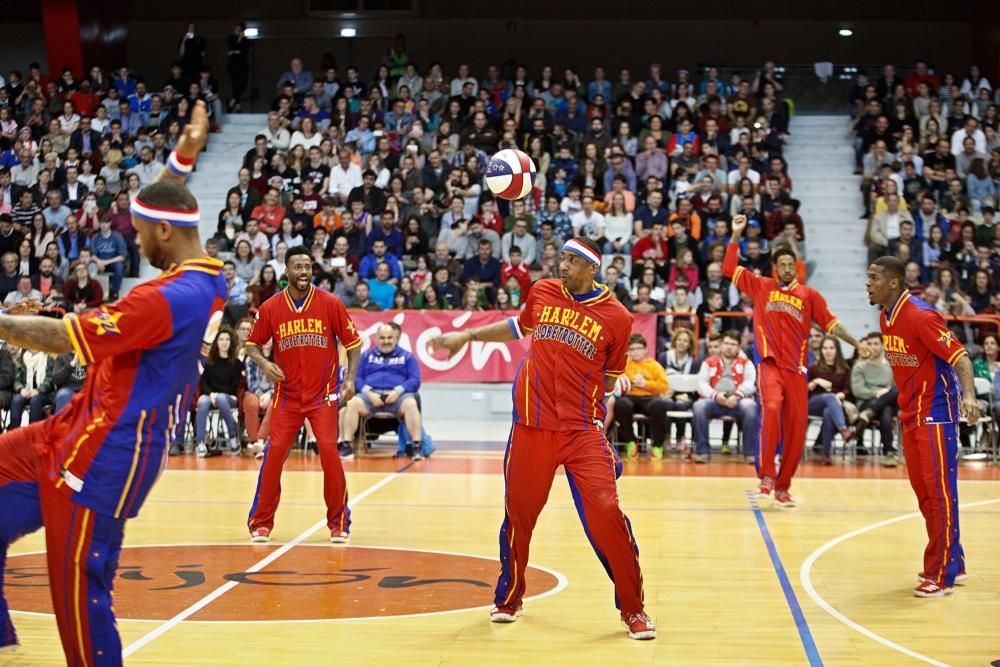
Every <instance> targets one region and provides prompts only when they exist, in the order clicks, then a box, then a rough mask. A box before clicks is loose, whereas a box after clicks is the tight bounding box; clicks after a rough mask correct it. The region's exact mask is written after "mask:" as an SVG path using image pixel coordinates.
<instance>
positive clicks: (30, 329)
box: [0, 315, 73, 354]
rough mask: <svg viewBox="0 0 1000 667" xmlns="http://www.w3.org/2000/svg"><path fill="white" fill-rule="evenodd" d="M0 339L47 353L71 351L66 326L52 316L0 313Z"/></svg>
mask: <svg viewBox="0 0 1000 667" xmlns="http://www.w3.org/2000/svg"><path fill="white" fill-rule="evenodd" d="M0 339H2V340H5V341H7V342H8V343H10V344H11V345H16V346H17V347H23V348H27V349H29V350H40V351H42V352H47V353H48V354H62V353H63V352H72V351H73V344H72V342H70V339H69V333H68V332H67V331H66V326H65V325H64V324H63V322H62V321H61V320H57V319H55V318H52V317H39V316H37V315H0Z"/></svg>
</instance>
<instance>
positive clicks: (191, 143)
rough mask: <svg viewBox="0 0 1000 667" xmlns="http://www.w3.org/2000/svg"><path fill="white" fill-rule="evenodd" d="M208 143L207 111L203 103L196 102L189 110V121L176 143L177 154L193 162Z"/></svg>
mask: <svg viewBox="0 0 1000 667" xmlns="http://www.w3.org/2000/svg"><path fill="white" fill-rule="evenodd" d="M206 141H208V109H207V108H206V107H205V103H204V102H202V101H201V100H198V101H197V102H195V103H194V109H192V110H191V120H190V121H189V122H188V124H187V125H185V126H184V132H183V133H181V138H180V141H178V142H177V152H178V153H180V154H181V156H182V157H185V158H188V159H190V160H194V159H196V158H197V157H198V154H199V153H201V150H202V149H203V148H204V147H205V142H206Z"/></svg>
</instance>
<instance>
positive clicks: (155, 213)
mask: <svg viewBox="0 0 1000 667" xmlns="http://www.w3.org/2000/svg"><path fill="white" fill-rule="evenodd" d="M129 210H130V211H131V212H132V215H134V216H135V217H137V218H139V219H141V220H146V221H147V222H163V221H166V222H169V223H170V224H171V225H173V226H174V227H197V226H198V221H199V220H201V213H199V212H198V209H195V210H193V211H186V210H182V209H176V208H164V207H162V206H154V205H152V204H147V203H146V202H144V201H142V199H140V198H139V197H138V196H136V197H135V198H134V199H132V203H131V204H130V205H129Z"/></svg>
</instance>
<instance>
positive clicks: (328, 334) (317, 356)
mask: <svg viewBox="0 0 1000 667" xmlns="http://www.w3.org/2000/svg"><path fill="white" fill-rule="evenodd" d="M272 339H273V340H274V347H273V350H274V363H276V364H277V365H278V367H279V368H280V369H281V370H282V372H283V373H284V374H285V380H284V381H283V382H279V383H278V384H277V385H276V386H275V388H274V404H275V405H276V406H278V407H285V406H286V405H287V404H288V403H289V401H291V405H292V406H293V407H294V408H296V409H297V408H299V407H302V406H306V405H310V404H313V405H321V404H322V403H324V402H330V401H333V400H336V399H335V394H336V393H337V387H338V385H339V379H338V373H337V367H338V365H339V363H340V352H339V350H338V348H337V342H338V341H339V342H340V344H341V345H343V346H344V347H345V348H346V349H348V350H353V349H354V348H356V347H360V346H361V338H360V337H359V336H358V330H357V328H356V327H355V326H354V321H353V320H351V316H350V315H348V314H347V309H346V308H345V307H344V304H343V302H341V300H340V299H338V298H337V297H335V296H334V295H333V294H330V293H329V292H327V291H326V290H321V289H318V288H316V287H315V286H313V285H310V286H309V289H308V291H307V292H306V295H305V297H303V299H302V300H301V301H300V302H299V303H296V302H295V301H294V300H293V299H292V297H291V295H290V294H289V293H288V290H287V289H284V290H282V291H280V292H278V293H277V294H275V295H274V296H272V297H271V298H270V299H268V300H267V301H265V302H264V304H263V305H262V306H261V307H260V309H259V310H258V311H257V319H256V320H255V321H254V325H253V329H252V330H251V331H250V336H249V337H248V338H247V345H260V346H263V345H265V344H267V341H269V340H272Z"/></svg>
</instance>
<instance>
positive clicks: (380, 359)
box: [340, 322, 423, 461]
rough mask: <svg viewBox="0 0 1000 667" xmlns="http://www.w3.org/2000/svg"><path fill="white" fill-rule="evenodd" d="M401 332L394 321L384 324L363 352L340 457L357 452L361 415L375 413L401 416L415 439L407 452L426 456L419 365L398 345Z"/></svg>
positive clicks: (365, 415)
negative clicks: (419, 401) (355, 444)
mask: <svg viewBox="0 0 1000 667" xmlns="http://www.w3.org/2000/svg"><path fill="white" fill-rule="evenodd" d="M400 333H401V330H400V328H399V325H398V324H396V323H395V322H388V323H386V324H383V325H382V326H381V327H379V329H378V331H376V332H375V345H374V347H371V348H369V349H368V350H366V351H365V352H364V353H363V354H362V355H361V362H360V363H359V365H358V376H357V380H356V381H355V383H354V386H355V387H356V388H357V394H355V396H354V398H352V399H351V400H350V401H349V402H348V403H347V414H346V415H345V417H344V426H343V429H342V431H341V437H342V438H343V440H342V441H341V443H340V456H341V458H343V459H348V458H351V457H352V456H353V455H354V449H353V448H352V447H351V442H353V440H354V434H355V433H356V432H357V430H358V423H359V421H360V419H361V417H367V416H368V415H371V414H372V413H375V412H378V413H389V414H392V415H394V416H396V417H398V418H401V419H402V420H403V421H404V422H405V423H406V430H407V431H408V432H409V433H410V437H411V440H412V444H411V445H408V446H407V447H406V455H407V456H408V457H411V458H412V459H413V460H414V461H419V460H421V459H422V458H423V455H422V454H421V449H420V437H421V434H422V433H423V422H422V419H421V417H420V410H419V408H418V407H417V396H416V394H417V391H418V390H419V389H420V366H419V364H418V363H417V359H416V357H414V356H413V355H412V354H410V353H409V352H407V351H406V350H404V349H403V348H401V347H399V336H400Z"/></svg>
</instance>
